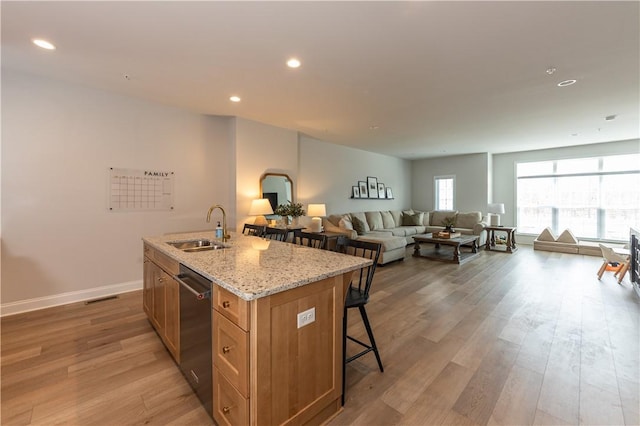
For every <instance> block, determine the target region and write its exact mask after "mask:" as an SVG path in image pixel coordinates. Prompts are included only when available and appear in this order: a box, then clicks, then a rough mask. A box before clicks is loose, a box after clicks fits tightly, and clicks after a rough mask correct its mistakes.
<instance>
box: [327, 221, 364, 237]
mask: <svg viewBox="0 0 640 426" xmlns="http://www.w3.org/2000/svg"><path fill="white" fill-rule="evenodd" d="M322 226H324V230H325V231H326V232H336V233H339V234H343V235H346V236H347V237H349V238H350V239H355V238H356V237H357V236H358V233H357V232H356V231H354V230H353V229H344V228H340V227H338V226H335V225H334V224H333V223H331V222H329V221H328V220H323V221H322Z"/></svg>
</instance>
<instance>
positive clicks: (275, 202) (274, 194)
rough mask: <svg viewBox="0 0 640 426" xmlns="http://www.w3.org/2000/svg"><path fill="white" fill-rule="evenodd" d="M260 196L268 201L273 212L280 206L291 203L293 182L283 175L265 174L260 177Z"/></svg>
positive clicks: (292, 199)
mask: <svg viewBox="0 0 640 426" xmlns="http://www.w3.org/2000/svg"><path fill="white" fill-rule="evenodd" d="M260 195H261V197H262V198H266V199H268V200H269V202H270V203H271V207H272V208H273V210H275V209H276V207H278V206H279V205H280V204H287V203H288V202H289V201H291V202H292V203H293V202H294V198H293V180H292V179H291V178H290V177H289V175H287V174H284V173H265V174H263V175H262V176H260Z"/></svg>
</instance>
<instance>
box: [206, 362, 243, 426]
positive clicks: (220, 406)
mask: <svg viewBox="0 0 640 426" xmlns="http://www.w3.org/2000/svg"><path fill="white" fill-rule="evenodd" d="M213 383H214V389H213V418H214V419H215V421H216V423H218V425H230V426H231V425H248V424H249V400H248V399H247V398H245V397H243V396H242V395H241V394H240V393H239V392H238V391H237V390H236V389H235V388H234V387H233V386H232V385H231V383H229V382H228V381H227V379H226V378H225V377H224V374H221V373H220V372H219V371H218V369H217V368H214V369H213Z"/></svg>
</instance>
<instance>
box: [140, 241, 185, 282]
mask: <svg viewBox="0 0 640 426" xmlns="http://www.w3.org/2000/svg"><path fill="white" fill-rule="evenodd" d="M144 255H145V256H147V257H148V258H149V259H151V260H152V261H153V262H154V263H155V264H156V265H158V266H160V267H161V268H162V269H164V270H165V271H167V272H168V273H169V274H171V275H176V274H178V273H180V263H178V261H177V260H175V259H172V258H171V257H169V256H167V255H166V254H164V253H162V252H159V251H158V250H156V249H154V248H153V247H151V246H149V245H147V244H145V245H144Z"/></svg>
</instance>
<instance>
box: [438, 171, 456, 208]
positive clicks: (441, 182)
mask: <svg viewBox="0 0 640 426" xmlns="http://www.w3.org/2000/svg"><path fill="white" fill-rule="evenodd" d="M434 193H435V198H436V199H435V203H434V204H435V206H436V210H453V209H454V203H453V200H455V195H456V177H455V176H436V177H435V191H434Z"/></svg>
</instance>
